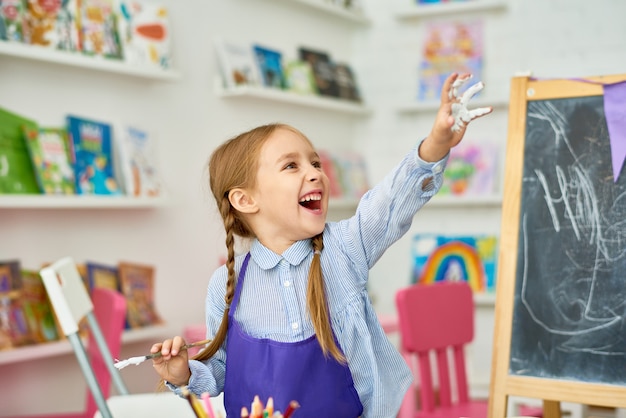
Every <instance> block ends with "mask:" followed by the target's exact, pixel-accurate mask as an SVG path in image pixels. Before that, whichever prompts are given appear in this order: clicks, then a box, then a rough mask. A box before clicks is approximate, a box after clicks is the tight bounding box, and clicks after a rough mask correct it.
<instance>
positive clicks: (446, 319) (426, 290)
mask: <svg viewBox="0 0 626 418" xmlns="http://www.w3.org/2000/svg"><path fill="white" fill-rule="evenodd" d="M396 307H397V311H398V322H399V325H400V339H401V346H402V347H401V348H402V351H403V352H404V353H405V355H407V356H417V362H418V365H419V367H418V368H419V370H418V372H417V373H416V374H417V375H418V376H419V378H417V377H416V379H419V392H420V402H419V408H417V410H415V411H414V415H413V416H414V418H457V417H466V418H485V417H486V416H487V407H488V401H487V400H475V399H470V398H469V390H468V386H467V374H466V370H465V355H464V347H465V345H466V344H468V343H470V342H471V341H472V340H473V338H474V299H473V296H472V290H471V288H470V287H469V285H468V284H467V283H466V282H452V281H445V282H438V283H435V284H430V285H413V286H410V287H408V288H405V289H401V290H399V291H398V292H397V294H396ZM431 353H434V356H435V358H436V364H437V379H438V384H436V383H435V382H434V381H433V373H432V371H431ZM450 354H452V357H453V358H454V362H453V364H450V361H449V355H450ZM407 360H410V359H407ZM409 364H410V363H409ZM437 389H438V391H437ZM454 389H456V390H455V391H454ZM453 391H454V392H453ZM436 393H437V395H436ZM407 396H411V395H407ZM437 398H438V402H437V401H436V399H437Z"/></svg>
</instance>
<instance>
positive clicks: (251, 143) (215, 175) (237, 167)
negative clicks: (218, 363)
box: [193, 123, 345, 363]
mask: <svg viewBox="0 0 626 418" xmlns="http://www.w3.org/2000/svg"><path fill="white" fill-rule="evenodd" d="M280 129H286V130H289V131H292V132H294V133H296V134H297V135H299V136H301V137H302V138H304V139H305V140H306V141H309V140H308V138H307V137H306V136H305V135H304V134H303V133H302V132H300V131H298V130H297V129H295V128H293V127H291V126H289V125H285V124H278V123H276V124H269V125H263V126H259V127H257V128H254V129H252V130H250V131H248V132H244V133H242V134H240V135H238V136H236V137H234V138H231V139H230V140H228V141H226V142H225V143H223V144H222V145H220V146H219V147H218V148H217V149H216V150H215V151H214V152H213V154H212V155H211V158H210V160H209V183H210V186H211V191H212V192H213V196H214V197H215V201H216V203H217V207H218V210H219V212H220V215H221V216H222V220H223V221H224V229H225V230H226V248H227V252H228V253H227V259H226V268H227V269H228V280H227V282H226V296H225V298H224V299H225V302H226V309H225V310H224V314H223V316H222V323H221V324H220V327H219V329H218V331H217V334H216V335H214V336H213V341H212V342H211V343H210V344H209V345H208V346H207V347H206V348H205V349H204V350H202V351H201V352H200V353H198V354H197V355H196V356H195V357H193V358H194V359H195V360H207V359H209V358H210V357H212V356H213V355H214V354H215V353H216V352H217V350H218V349H219V348H220V347H221V346H222V344H223V343H224V340H225V339H226V333H227V331H228V312H229V310H230V304H231V302H232V300H233V296H234V294H235V284H236V280H237V276H236V272H235V235H236V236H239V237H241V238H254V237H255V235H254V231H252V229H251V228H250V226H249V225H248V223H247V222H246V220H245V218H244V216H242V214H241V213H240V212H238V211H237V210H235V208H233V207H232V205H231V204H230V200H229V199H228V194H229V192H230V191H231V190H232V189H234V188H252V187H254V186H255V183H256V173H257V169H258V160H259V155H260V153H261V147H262V146H263V144H265V141H266V140H267V139H268V138H269V137H270V135H272V133H274V132H276V131H277V130H280ZM309 142H310V141H309ZM312 245H313V251H314V255H313V261H312V262H311V267H310V269H309V283H308V288H307V306H308V309H309V315H310V317H311V321H312V322H313V328H314V329H315V334H316V336H317V340H318V341H319V344H320V346H321V348H322V351H323V352H324V354H325V355H329V354H330V355H331V356H333V357H334V358H335V359H337V360H338V361H340V362H342V363H344V362H345V357H344V356H343V353H342V352H341V350H339V348H338V347H337V344H336V343H335V338H334V334H333V331H332V327H331V324H330V315H329V312H328V302H327V299H326V292H325V289H324V279H323V276H322V265H321V262H320V253H321V251H322V249H323V248H324V242H323V239H322V234H321V233H320V234H319V235H316V236H315V237H313V239H312Z"/></svg>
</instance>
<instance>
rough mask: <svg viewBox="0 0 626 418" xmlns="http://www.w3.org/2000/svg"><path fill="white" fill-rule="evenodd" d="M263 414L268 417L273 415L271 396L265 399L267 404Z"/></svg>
mask: <svg viewBox="0 0 626 418" xmlns="http://www.w3.org/2000/svg"><path fill="white" fill-rule="evenodd" d="M265 412H267V415H268V416H270V417H271V416H272V415H274V398H272V397H271V396H270V397H269V398H268V399H267V403H266V404H265Z"/></svg>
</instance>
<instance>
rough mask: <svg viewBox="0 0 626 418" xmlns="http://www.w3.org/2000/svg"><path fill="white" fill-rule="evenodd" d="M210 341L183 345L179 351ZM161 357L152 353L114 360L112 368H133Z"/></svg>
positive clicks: (158, 353)
mask: <svg viewBox="0 0 626 418" xmlns="http://www.w3.org/2000/svg"><path fill="white" fill-rule="evenodd" d="M210 342H211V340H202V341H196V342H195V343H189V344H185V345H183V346H182V347H180V349H181V350H187V349H188V348H191V347H198V346H201V345H205V344H208V343H210ZM160 356H161V352H160V351H159V352H157V353H152V354H148V355H147V356H138V357H131V358H129V359H126V360H116V362H115V364H114V366H115V368H116V369H118V370H121V369H123V368H124V367H126V366H130V365H131V364H134V365H135V366H137V365H139V364H141V363H143V362H144V361H146V360H150V359H153V358H156V357H160Z"/></svg>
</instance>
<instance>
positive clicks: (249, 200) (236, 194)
mask: <svg viewBox="0 0 626 418" xmlns="http://www.w3.org/2000/svg"><path fill="white" fill-rule="evenodd" d="M228 200H229V201H230V204H231V205H233V207H234V208H235V209H236V210H237V211H239V212H241V213H256V212H257V211H258V210H259V208H258V207H257V205H256V202H255V201H254V198H253V197H252V196H250V194H248V191H247V190H245V189H232V190H231V191H230V192H228Z"/></svg>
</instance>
